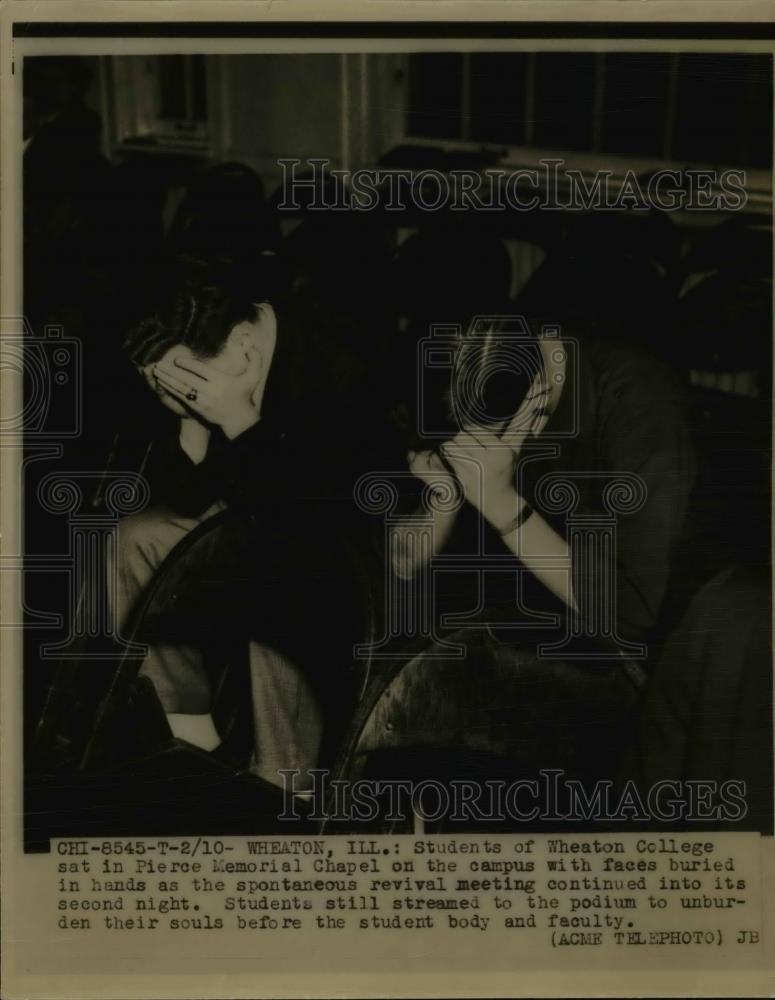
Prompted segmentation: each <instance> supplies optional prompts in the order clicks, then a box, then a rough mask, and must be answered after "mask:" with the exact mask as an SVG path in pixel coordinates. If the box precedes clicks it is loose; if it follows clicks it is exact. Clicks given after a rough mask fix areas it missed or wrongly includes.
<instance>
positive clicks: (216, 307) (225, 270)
mask: <svg viewBox="0 0 775 1000" xmlns="http://www.w3.org/2000/svg"><path fill="white" fill-rule="evenodd" d="M265 292H266V290H265V289H262V288H261V285H260V282H258V281H256V280H255V278H254V276H253V275H247V274H245V273H244V272H236V271H235V269H234V268H229V267H221V266H217V265H215V266H214V265H212V264H208V263H206V262H202V261H197V260H188V259H178V260H177V261H176V262H175V264H174V266H173V270H172V274H171V275H169V276H168V280H167V282H166V283H165V289H164V293H163V295H162V296H161V297H160V299H159V301H158V303H157V308H156V309H155V310H154V311H153V312H152V314H151V315H150V316H148V317H146V318H145V319H143V320H142V321H141V322H139V323H138V324H137V325H136V326H134V327H133V328H132V329H131V330H130V331H129V333H128V335H127V337H126V338H125V341H124V348H125V350H126V352H127V354H128V356H129V359H130V360H131V362H132V363H133V365H134V366H135V367H136V368H137V369H138V370H139V371H142V372H145V371H146V370H147V369H148V368H149V366H152V365H154V364H155V363H157V362H158V361H160V360H162V359H164V360H174V358H176V357H186V356H187V357H193V358H195V359H196V360H198V361H202V362H204V363H206V364H209V365H212V367H213V368H214V369H217V370H219V371H222V372H224V373H225V374H228V375H239V374H241V373H242V372H243V371H245V370H246V368H247V352H248V349H249V348H251V347H252V348H255V349H257V350H258V351H259V352H261V353H262V354H264V355H267V356H268V357H270V358H271V355H272V354H273V352H274V341H275V335H276V320H275V314H274V310H273V308H272V306H271V305H270V304H269V302H268V299H267V295H266V294H265Z"/></svg>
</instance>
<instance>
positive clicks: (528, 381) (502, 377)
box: [403, 317, 546, 449]
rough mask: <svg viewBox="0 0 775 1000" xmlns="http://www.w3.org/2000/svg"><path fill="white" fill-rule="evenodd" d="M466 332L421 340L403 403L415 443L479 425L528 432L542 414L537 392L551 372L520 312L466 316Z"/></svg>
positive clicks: (421, 444)
mask: <svg viewBox="0 0 775 1000" xmlns="http://www.w3.org/2000/svg"><path fill="white" fill-rule="evenodd" d="M460 329H461V333H460V335H458V336H456V337H450V338H449V339H448V338H446V337H442V338H441V339H439V337H438V336H436V335H432V336H429V337H428V338H426V339H425V340H424V341H423V342H422V343H421V344H420V345H419V350H418V353H417V361H416V364H415V367H414V371H413V373H412V379H411V383H407V389H408V390H409V391H408V392H407V393H406V396H405V404H404V407H403V412H404V419H405V430H406V433H407V438H408V443H409V447H412V448H415V449H423V448H425V449H427V448H429V447H431V448H432V447H434V446H435V445H438V444H440V443H441V442H442V441H443V440H448V439H449V438H452V437H454V436H455V435H456V434H457V433H458V432H459V431H460V430H470V429H471V428H474V427H480V428H486V429H488V430H490V431H493V432H495V433H498V434H500V433H502V432H503V431H504V430H505V429H506V428H507V427H509V428H510V429H511V430H514V429H521V430H529V429H530V427H531V426H532V423H531V422H532V421H533V420H534V419H535V418H537V417H538V416H539V415H540V413H539V411H540V409H541V405H542V398H541V396H540V395H536V392H537V391H539V390H540V389H541V388H542V387H543V385H544V383H545V381H546V373H545V368H544V361H543V355H542V352H541V348H540V345H539V341H538V339H537V338H536V337H535V335H534V334H533V332H532V331H531V330H530V328H529V327H528V326H527V324H526V323H524V322H523V321H522V320H521V319H520V318H519V317H513V318H507V317H500V318H486V319H481V318H478V317H468V319H467V321H466V322H465V324H464V325H462V326H461V328H460ZM533 399H534V402H531V400H533ZM517 414H519V415H520V416H519V418H518V420H517V421H516V422H515V417H516V416H517ZM523 417H524V419H523ZM523 424H524V426H523Z"/></svg>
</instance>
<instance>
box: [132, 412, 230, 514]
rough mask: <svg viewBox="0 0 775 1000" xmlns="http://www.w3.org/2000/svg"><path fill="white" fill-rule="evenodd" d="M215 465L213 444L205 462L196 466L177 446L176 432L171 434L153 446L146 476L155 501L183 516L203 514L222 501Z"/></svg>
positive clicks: (178, 443) (209, 448)
mask: <svg viewBox="0 0 775 1000" xmlns="http://www.w3.org/2000/svg"><path fill="white" fill-rule="evenodd" d="M215 464H216V463H215V461H214V459H213V455H212V442H211V446H210V447H208V451H207V455H206V456H205V458H204V460H203V461H202V462H199V463H198V464H197V463H195V462H192V461H191V459H190V458H189V456H188V455H187V454H186V452H185V451H184V450H183V448H182V447H181V446H180V441H179V439H178V436H177V431H171V432H170V434H169V435H168V436H167V437H164V438H162V439H160V440H158V441H156V442H155V443H154V447H153V450H152V452H151V457H150V459H149V466H148V476H149V479H150V481H151V484H152V489H153V494H154V499H155V501H156V502H158V503H161V504H164V505H165V506H167V507H171V508H172V510H174V511H176V512H177V513H178V514H182V515H184V516H185V517H198V516H199V515H200V514H203V513H204V512H205V511H206V510H207V509H208V507H210V506H212V504H213V503H215V501H216V500H219V499H221V498H222V491H221V490H220V489H219V483H218V477H217V471H216V469H215V468H214V467H215Z"/></svg>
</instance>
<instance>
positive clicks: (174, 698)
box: [115, 262, 368, 788]
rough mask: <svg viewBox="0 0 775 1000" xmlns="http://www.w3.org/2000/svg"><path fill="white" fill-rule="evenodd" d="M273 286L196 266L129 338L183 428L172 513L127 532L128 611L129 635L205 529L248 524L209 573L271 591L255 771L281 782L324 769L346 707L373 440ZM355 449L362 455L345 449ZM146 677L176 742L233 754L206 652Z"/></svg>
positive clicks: (122, 564) (254, 652) (258, 657)
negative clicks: (223, 735)
mask: <svg viewBox="0 0 775 1000" xmlns="http://www.w3.org/2000/svg"><path fill="white" fill-rule="evenodd" d="M260 278H261V275H260V273H251V274H249V275H246V274H238V273H237V272H235V271H234V270H233V269H229V268H225V269H223V268H221V269H218V268H215V267H214V266H211V265H207V264H204V263H201V262H183V263H182V266H181V267H180V268H179V270H178V272H177V274H176V275H175V276H174V277H173V279H172V281H171V283H170V285H169V286H168V288H167V292H166V295H165V298H164V301H162V302H161V304H160V306H159V309H158V311H157V312H156V313H155V314H154V315H153V316H151V317H149V318H147V319H146V320H144V321H143V322H142V323H140V324H139V325H138V326H137V327H135V328H134V329H133V330H132V331H131V332H130V334H129V336H128V337H127V340H126V349H127V352H128V354H129V356H130V358H131V360H132V361H133V363H134V365H135V367H136V368H137V370H138V371H139V372H141V373H142V376H143V377H144V378H145V380H146V382H147V384H148V386H149V388H150V389H151V390H152V391H153V392H154V393H155V394H156V395H157V396H158V398H159V400H160V401H161V403H162V404H163V406H164V407H165V408H166V410H167V411H169V412H171V413H172V414H174V417H175V418H176V420H175V426H174V428H173V432H172V434H171V435H168V440H167V441H166V442H161V444H160V446H159V447H158V448H157V449H156V459H155V467H156V474H155V475H153V474H152V475H151V478H152V482H153V481H155V482H156V485H157V489H156V493H157V496H156V500H157V503H156V504H155V505H154V506H153V507H151V508H149V509H147V510H145V511H143V512H141V513H139V514H137V515H133V516H131V517H127V518H125V519H123V520H122V521H121V523H120V526H119V532H118V558H117V561H118V565H117V567H116V570H115V574H116V575H115V579H116V580H117V592H116V607H117V615H118V621H119V624H121V623H123V622H125V621H126V618H127V616H128V615H129V613H130V612H131V610H132V608H133V607H134V606H135V604H136V602H137V600H138V598H139V596H140V595H141V594H142V593H143V592H144V590H145V589H146V587H147V586H148V584H149V583H150V581H151V579H152V578H153V576H154V573H155V572H156V570H157V568H158V567H159V566H160V565H161V563H162V562H163V560H164V559H165V557H166V556H167V555H168V553H169V552H170V551H171V550H172V548H173V547H174V546H175V545H176V543H177V542H178V541H180V540H181V539H182V538H183V537H184V536H185V535H186V534H187V533H188V532H190V531H191V530H192V529H193V528H194V527H195V526H196V525H198V524H200V523H201V522H202V521H204V520H205V519H207V518H208V517H210V516H212V515H213V514H214V513H216V512H217V511H219V510H222V509H224V507H226V506H229V507H232V508H237V509H238V510H241V511H242V512H243V514H244V515H245V524H246V525H247V526H248V527H249V529H250V532H251V533H252V534H251V537H250V538H249V537H248V535H247V534H246V536H245V538H244V539H241V540H240V539H237V543H236V545H234V544H232V546H231V550H230V551H224V550H222V549H219V551H218V552H213V553H212V555H211V561H210V563H208V565H207V568H206V575H207V576H208V577H209V578H211V579H213V578H214V579H224V578H225V579H231V580H237V581H238V582H239V581H244V580H248V579H255V581H257V582H256V583H255V591H256V594H257V597H256V602H257V604H256V607H255V618H256V622H255V629H254V636H253V639H252V640H251V642H250V671H251V686H252V694H253V705H254V721H255V739H256V746H255V756H254V760H253V765H252V766H253V770H254V771H255V773H257V774H259V775H260V776H261V777H263V778H265V779H266V780H268V781H270V782H273V783H276V784H280V783H281V781H280V777H279V776H278V774H277V770H278V768H279V767H288V768H293V767H298V768H299V769H300V770H301V771H302V772H303V773H305V772H306V771H307V770H308V769H309V768H310V767H311V766H314V764H315V762H316V759H317V755H318V751H319V747H320V743H321V739H322V736H323V730H324V718H323V715H324V714H325V706H324V704H323V703H324V702H325V701H326V699H327V698H328V699H333V698H334V697H336V696H337V694H338V695H339V697H340V698H341V695H342V692H341V691H340V692H336V691H333V692H332V691H330V690H329V689H330V688H331V687H332V686H333V687H336V679H334V684H333V685H332V684H328V685H326V684H323V683H322V682H321V676H320V675H321V674H322V673H323V671H322V670H321V669H320V668H322V667H324V666H326V665H327V664H326V661H327V660H328V658H329V656H332V655H334V654H333V653H332V650H331V649H330V648H329V645H330V643H333V642H334V640H333V639H332V636H333V635H334V634H336V635H337V638H341V636H339V631H342V632H346V631H347V623H346V622H344V621H342V622H341V625H342V629H339V624H340V623H339V622H338V620H337V615H336V614H335V612H336V610H337V609H336V604H335V601H336V599H337V596H341V591H340V590H339V589H337V582H338V581H341V579H342V571H341V567H340V565H339V564H340V563H342V562H343V559H342V551H343V549H344V546H345V544H346V539H347V537H349V536H352V537H355V535H356V534H357V531H358V521H357V515H356V514H355V512H354V505H353V503H352V483H353V481H354V479H355V478H356V477H357V475H358V472H359V469H358V462H359V461H363V457H362V448H361V447H360V445H359V444H358V442H363V443H364V444H365V443H366V442H367V441H368V435H367V434H366V433H365V431H364V433H363V437H360V436H358V435H355V436H353V435H352V431H351V426H352V423H353V421H354V420H355V419H357V420H358V421H359V424H360V427H361V429H362V430H363V429H364V428H365V426H366V423H365V422H366V419H367V417H366V413H365V411H364V409H363V401H362V399H359V400H355V399H354V398H353V397H352V396H348V397H345V396H344V395H342V396H341V397H337V396H336V394H334V393H332V392H330V390H329V389H328V386H327V384H326V376H325V373H324V371H323V370H322V369H321V368H320V367H319V366H318V365H317V359H316V358H314V357H310V356H309V351H308V350H307V349H306V346H305V345H304V343H303V342H302V337H301V335H300V333H299V331H298V330H297V329H296V328H295V327H294V323H293V319H292V318H291V310H290V308H289V307H281V309H280V310H279V311H277V312H276V311H275V308H274V307H273V305H272V304H271V303H270V301H268V298H269V295H268V293H267V292H265V291H263V290H262V289H261V288H260ZM257 286H258V291H257V290H256V287H257ZM160 415H161V414H160ZM345 435H348V436H349V439H352V440H353V441H354V444H353V447H351V448H348V447H346V446H343V445H345V444H346V442H345ZM348 533H349V536H348ZM251 539H252V540H251ZM262 581H263V582H262ZM321 592H322V594H321ZM262 602H263V607H261V606H260V605H261V603H262ZM343 617H344V616H343V615H342V614H339V615H338V618H340V619H342V618H343ZM347 638H348V639H349V642H350V644H352V642H353V641H354V637H353V636H352V635H351V634H348V636H347ZM327 640H330V642H328V641H327ZM342 641H344V640H342ZM350 648H351V645H350ZM338 653H339V647H336V655H338ZM341 664H342V661H341V659H340V660H339V666H340V667H341ZM308 667H310V669H311V674H312V675H314V676H310V675H309V674H307V673H305V671H306V668H308ZM140 673H141V675H144V676H146V677H149V678H150V679H151V680H152V682H153V684H154V687H155V689H156V691H157V693H158V696H159V699H160V701H161V704H162V706H163V708H164V710H165V712H166V713H167V718H168V720H169V724H170V727H171V729H172V732H173V733H174V734H175V735H176V736H177V737H179V738H181V739H183V740H186V741H188V742H190V743H192V744H194V745H196V746H199V747H200V748H202V749H204V750H208V751H212V750H215V749H216V748H217V747H218V745H219V743H220V736H219V734H218V732H217V730H216V727H215V724H214V722H213V718H212V715H211V711H210V709H211V691H210V683H209V678H208V674H207V671H206V670H205V668H204V666H203V663H202V654H201V650H200V649H199V648H197V646H196V645H193V644H192V645H189V644H186V643H180V642H172V643H166V642H158V643H154V644H153V645H152V646H151V647H150V650H149V653H148V655H147V657H146V658H145V660H144V662H143V664H142V667H141V671H140ZM302 785H303V779H300V780H299V781H298V782H297V785H296V787H297V788H300V787H302Z"/></svg>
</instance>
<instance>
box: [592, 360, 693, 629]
mask: <svg viewBox="0 0 775 1000" xmlns="http://www.w3.org/2000/svg"><path fill="white" fill-rule="evenodd" d="M598 398H599V400H600V404H599V412H598V422H597V433H598V447H597V452H598V455H599V456H600V461H601V471H602V473H603V478H605V475H606V474H607V473H610V475H611V479H612V480H613V479H615V477H616V473H617V472H625V473H634V474H635V475H637V476H638V477H640V480H641V485H642V487H643V489H644V496H643V500H642V503H640V505H639V506H637V508H636V509H635V510H632V511H631V512H628V513H621V512H620V513H616V515H615V516H616V541H615V566H616V574H617V576H616V586H615V591H614V593H615V595H616V607H615V621H616V629H617V634H618V636H619V637H620V638H623V639H631V640H640V639H642V638H644V637H645V636H646V635H648V633H649V632H650V630H652V629H653V627H654V625H655V624H656V622H657V620H658V617H659V615H660V611H661V609H662V606H663V602H664V600H665V597H666V594H667V592H668V587H669V582H670V578H671V572H672V568H673V561H674V558H675V555H676V553H677V551H678V548H679V543H680V541H681V538H682V534H683V531H684V526H685V522H686V518H687V510H688V502H689V496H690V493H691V490H692V486H693V484H694V480H695V477H696V471H697V466H696V457H695V451H694V446H693V440H692V433H691V427H690V421H689V418H688V409H687V403H686V399H685V396H684V391H683V387H682V386H681V384H680V383H679V381H678V379H677V378H676V377H675V376H674V375H673V373H672V372H671V371H670V370H669V369H667V368H666V367H664V366H662V365H661V364H659V363H658V362H656V361H654V360H652V359H651V358H648V357H647V356H645V355H644V356H641V355H639V354H638V355H635V354H634V355H633V356H632V357H631V358H628V359H627V360H624V361H622V362H620V363H619V364H618V365H617V366H616V367H614V369H613V370H610V371H608V372H607V373H606V374H605V375H604V376H602V378H601V385H600V393H599V397H598ZM599 572H600V567H592V568H591V569H590V568H585V567H579V566H575V565H574V586H575V588H576V593H577V594H578V593H579V590H578V588H579V587H595V588H596V598H597V599H600V600H606V599H607V596H606V595H607V593H608V588H607V587H606V582H607V581H605V580H601V579H599V578H598V579H593V578H592V576H595V575H597V574H599Z"/></svg>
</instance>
